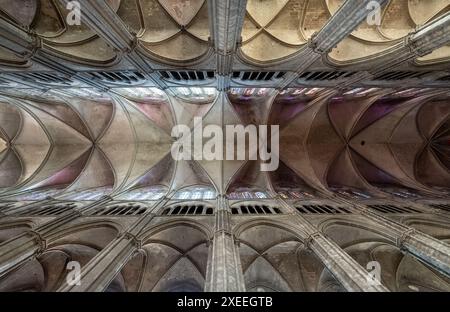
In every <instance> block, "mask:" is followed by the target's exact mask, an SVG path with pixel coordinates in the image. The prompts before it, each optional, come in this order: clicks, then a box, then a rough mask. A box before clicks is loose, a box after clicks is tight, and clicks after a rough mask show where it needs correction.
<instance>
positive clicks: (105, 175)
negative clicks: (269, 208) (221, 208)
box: [0, 0, 450, 196]
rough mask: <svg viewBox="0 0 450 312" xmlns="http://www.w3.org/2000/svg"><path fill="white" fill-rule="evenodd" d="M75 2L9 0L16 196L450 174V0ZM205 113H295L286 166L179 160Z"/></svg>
mask: <svg viewBox="0 0 450 312" xmlns="http://www.w3.org/2000/svg"><path fill="white" fill-rule="evenodd" d="M67 2H68V1H65V0H47V1H38V0H23V1H5V0H0V69H1V71H0V153H1V154H0V157H1V161H0V187H1V191H2V193H3V194H13V193H15V192H17V191H20V192H22V191H29V190H33V189H41V188H44V187H45V188H54V189H56V191H54V192H56V193H59V194H64V195H65V194H73V193H76V192H81V191H83V190H88V189H93V188H97V189H98V188H102V190H103V191H102V192H101V194H103V193H111V194H118V193H121V192H123V191H125V190H130V189H132V188H136V187H147V188H154V189H155V190H156V189H157V190H164V192H172V191H177V190H181V189H183V188H186V187H193V186H195V185H202V186H204V187H206V188H209V189H214V190H215V191H216V192H218V193H222V194H226V193H228V194H229V193H232V192H234V191H238V190H243V189H255V190H266V191H267V190H268V191H279V190H281V189H283V188H284V187H290V188H298V189H304V190H308V191H311V192H316V191H317V192H320V193H329V192H331V191H336V190H341V189H354V190H363V191H366V192H369V193H372V194H377V195H378V196H384V195H386V192H387V190H388V188H389V187H398V188H404V189H407V190H415V191H417V192H421V193H423V194H434V195H440V194H443V192H445V191H446V189H447V188H448V186H449V185H450V172H449V168H450V160H449V159H450V156H449V124H450V121H449V118H450V117H449V116H450V105H449V103H448V101H449V97H450V92H449V90H448V87H449V86H448V80H449V77H450V70H449V64H450V59H449V57H450V48H448V44H449V43H450V34H449V32H450V15H449V13H448V10H449V8H450V1H448V0H432V1H430V0H390V1H383V0H379V1H375V2H376V3H379V4H380V5H381V11H380V12H379V13H380V23H379V24H378V25H372V24H373V23H371V22H370V19H368V18H366V17H367V16H368V15H369V13H371V12H373V11H371V10H369V9H368V8H367V6H366V5H368V4H369V2H370V1H361V2H354V1H342V0H264V1H262V0H247V1H225V2H223V1H204V0H191V1H185V0H151V1H138V0H108V1H91V0H84V1H79V4H80V10H81V11H80V12H81V16H80V17H81V24H80V25H72V24H73V23H71V22H70V20H69V19H68V16H70V15H71V14H72V13H73V11H72V10H71V9H70V8H69V9H68V7H67V6H66V5H67ZM372 2H373V1H372ZM372 4H373V3H372ZM369 18H370V16H369ZM194 117H202V118H203V121H202V124H203V126H206V125H219V126H221V127H224V126H225V125H237V124H243V125H262V124H271V125H280V159H281V162H280V166H279V167H278V170H276V171H275V172H270V173H267V172H261V171H260V163H261V161H259V160H249V159H247V160H234V161H232V160H226V161H219V160H213V161H207V160H192V161H188V160H183V161H177V162H176V161H174V160H173V159H172V157H171V154H170V150H171V146H172V143H173V141H174V139H173V138H172V137H171V135H170V134H171V129H172V127H173V126H175V125H180V124H186V125H188V126H189V127H190V128H191V129H192V130H193V129H195V128H196V127H199V125H197V124H194ZM52 194H53V193H52ZM101 194H100V195H101Z"/></svg>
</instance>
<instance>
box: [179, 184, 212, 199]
mask: <svg viewBox="0 0 450 312" xmlns="http://www.w3.org/2000/svg"><path fill="white" fill-rule="evenodd" d="M215 197H216V191H215V190H214V189H213V188H212V187H210V186H203V185H200V186H190V187H187V188H184V189H181V190H179V191H178V192H176V193H175V195H174V196H173V198H174V199H192V200H199V199H204V200H206V199H214V198H215Z"/></svg>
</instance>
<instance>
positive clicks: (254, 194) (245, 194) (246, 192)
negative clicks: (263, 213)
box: [227, 187, 269, 199]
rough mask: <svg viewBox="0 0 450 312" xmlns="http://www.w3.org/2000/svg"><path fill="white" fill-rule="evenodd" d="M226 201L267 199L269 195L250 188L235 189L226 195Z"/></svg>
mask: <svg viewBox="0 0 450 312" xmlns="http://www.w3.org/2000/svg"><path fill="white" fill-rule="evenodd" d="M227 198H228V199H253V198H260V199H264V198H269V195H268V194H267V193H266V192H264V191H261V190H257V189H251V188H243V187H241V188H237V189H235V190H234V191H232V192H231V193H229V194H228V195H227Z"/></svg>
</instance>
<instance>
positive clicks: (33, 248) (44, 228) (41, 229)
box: [0, 197, 111, 277]
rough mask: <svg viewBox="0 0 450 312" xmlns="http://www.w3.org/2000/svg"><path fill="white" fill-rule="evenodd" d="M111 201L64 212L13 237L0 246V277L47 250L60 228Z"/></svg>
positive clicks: (107, 198)
mask: <svg viewBox="0 0 450 312" xmlns="http://www.w3.org/2000/svg"><path fill="white" fill-rule="evenodd" d="M110 200H111V198H110V197H104V198H102V199H100V200H99V201H96V202H94V203H92V204H88V205H86V206H84V207H81V208H76V209H73V210H72V211H69V212H66V213H64V214H62V215H60V216H58V217H56V218H54V219H53V220H51V221H49V222H46V223H44V224H41V225H39V226H37V227H36V228H33V229H31V230H29V231H27V232H25V233H23V234H21V235H18V236H16V237H13V238H12V239H10V240H7V241H5V242H3V243H1V244H0V277H1V276H3V275H5V274H7V273H8V272H10V271H11V270H14V269H15V268H17V267H18V266H20V265H21V264H23V263H24V262H25V261H27V260H29V259H31V258H32V257H35V256H38V255H39V254H40V253H42V252H43V251H44V250H45V249H46V248H47V241H48V239H49V238H50V237H51V236H52V234H53V233H54V232H55V231H57V230H58V229H59V228H60V227H61V226H63V225H65V224H67V223H69V222H71V221H73V220H74V219H76V218H78V217H79V216H81V215H82V212H85V211H88V210H90V209H92V208H94V207H97V206H99V205H103V204H105V203H107V202H109V201H110Z"/></svg>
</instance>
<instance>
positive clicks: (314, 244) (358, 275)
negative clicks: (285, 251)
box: [277, 196, 388, 292]
mask: <svg viewBox="0 0 450 312" xmlns="http://www.w3.org/2000/svg"><path fill="white" fill-rule="evenodd" d="M277 200H278V202H279V203H280V205H282V206H283V207H285V208H286V209H287V210H288V211H290V212H291V213H292V216H293V218H295V221H296V223H297V224H298V225H299V226H301V227H302V229H303V230H304V231H305V232H306V233H307V234H308V238H307V240H306V245H307V247H308V248H310V249H311V250H312V251H313V252H314V254H315V255H316V256H317V257H318V258H319V259H320V260H321V261H322V263H323V264H324V265H325V267H326V268H327V269H328V270H329V271H330V272H331V274H333V276H334V277H335V278H336V279H337V280H338V281H339V282H340V283H341V284H342V286H343V287H344V288H345V289H346V290H347V291H352V292H383V291H388V289H387V288H386V287H384V286H383V285H381V284H380V283H376V282H375V281H374V280H373V279H372V276H371V275H370V274H369V273H368V272H367V271H366V270H365V269H364V268H363V267H362V266H361V265H360V264H359V263H358V262H356V260H354V259H353V258H352V257H350V255H348V254H347V253H346V252H345V251H344V250H343V249H342V248H341V247H340V246H339V245H338V244H336V243H335V242H334V241H333V240H331V239H329V238H328V237H326V236H325V235H324V234H323V233H321V232H320V231H318V230H317V229H316V228H315V227H314V226H313V225H312V224H311V223H309V222H308V220H306V219H305V218H303V216H301V215H300V214H299V213H298V212H297V210H296V209H295V208H294V207H292V206H291V205H290V204H289V203H287V202H286V201H285V200H283V199H281V198H280V197H278V196H277Z"/></svg>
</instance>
